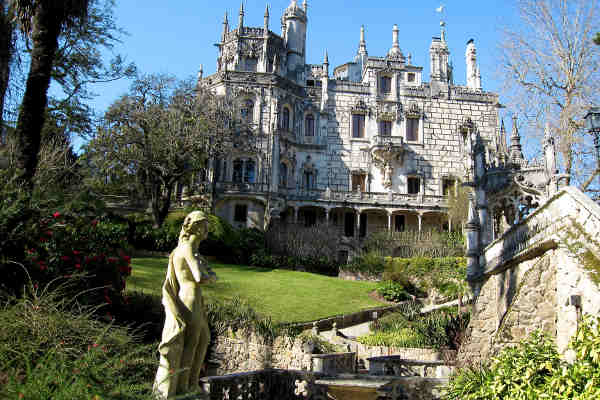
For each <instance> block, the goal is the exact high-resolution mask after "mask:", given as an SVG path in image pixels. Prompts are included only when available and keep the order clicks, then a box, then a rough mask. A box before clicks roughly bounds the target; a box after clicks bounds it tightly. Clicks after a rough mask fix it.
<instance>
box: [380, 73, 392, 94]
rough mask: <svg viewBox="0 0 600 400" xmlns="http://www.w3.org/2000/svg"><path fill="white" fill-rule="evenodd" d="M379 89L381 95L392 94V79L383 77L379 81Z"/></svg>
mask: <svg viewBox="0 0 600 400" xmlns="http://www.w3.org/2000/svg"><path fill="white" fill-rule="evenodd" d="M379 89H380V92H381V93H390V92H391V91H392V78H390V77H389V76H382V77H381V78H380V79H379Z"/></svg>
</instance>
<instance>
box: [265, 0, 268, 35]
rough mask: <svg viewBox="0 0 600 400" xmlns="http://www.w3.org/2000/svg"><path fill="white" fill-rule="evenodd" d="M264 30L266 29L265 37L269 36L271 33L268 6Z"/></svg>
mask: <svg viewBox="0 0 600 400" xmlns="http://www.w3.org/2000/svg"><path fill="white" fill-rule="evenodd" d="M264 25H265V26H264V28H265V36H267V34H268V33H269V5H268V4H267V6H266V8H265V23H264Z"/></svg>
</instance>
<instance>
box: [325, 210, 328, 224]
mask: <svg viewBox="0 0 600 400" xmlns="http://www.w3.org/2000/svg"><path fill="white" fill-rule="evenodd" d="M325 225H327V226H329V208H326V209H325Z"/></svg>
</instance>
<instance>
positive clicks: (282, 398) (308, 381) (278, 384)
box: [199, 369, 327, 400]
mask: <svg viewBox="0 0 600 400" xmlns="http://www.w3.org/2000/svg"><path fill="white" fill-rule="evenodd" d="M321 377H323V374H318V373H313V372H306V371H292V370H277V369H266V370H261V371H253V372H242V373H239V374H231V375H226V376H211V377H205V378H202V380H201V382H202V385H203V389H204V391H205V392H206V393H207V394H206V397H204V398H206V399H210V400H223V399H230V400H292V399H305V400H326V399H327V393H326V388H325V387H323V386H320V385H316V384H315V381H316V380H317V379H319V378H321ZM201 398H203V397H199V399H201Z"/></svg>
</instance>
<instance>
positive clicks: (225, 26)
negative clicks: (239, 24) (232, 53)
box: [221, 11, 229, 42]
mask: <svg viewBox="0 0 600 400" xmlns="http://www.w3.org/2000/svg"><path fill="white" fill-rule="evenodd" d="M227 33H229V20H228V19H227V11H225V19H224V20H223V35H222V37H221V41H222V42H224V41H225V37H226V36H227Z"/></svg>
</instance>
